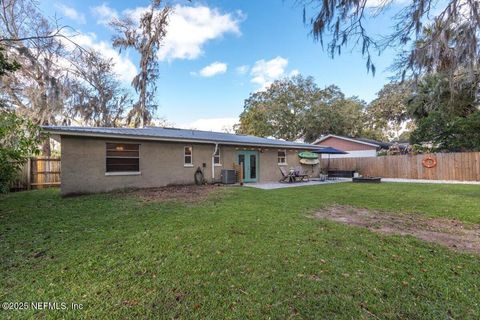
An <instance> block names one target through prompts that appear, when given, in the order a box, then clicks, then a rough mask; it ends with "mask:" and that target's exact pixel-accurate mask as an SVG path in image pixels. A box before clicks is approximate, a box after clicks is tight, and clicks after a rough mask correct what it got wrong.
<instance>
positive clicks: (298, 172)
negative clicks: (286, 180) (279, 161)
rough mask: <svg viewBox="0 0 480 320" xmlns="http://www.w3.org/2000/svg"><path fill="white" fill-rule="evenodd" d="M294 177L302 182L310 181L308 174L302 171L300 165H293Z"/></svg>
mask: <svg viewBox="0 0 480 320" xmlns="http://www.w3.org/2000/svg"><path fill="white" fill-rule="evenodd" d="M295 178H298V179H300V181H302V182H308V181H310V176H309V175H308V174H306V173H305V171H303V168H302V167H295Z"/></svg>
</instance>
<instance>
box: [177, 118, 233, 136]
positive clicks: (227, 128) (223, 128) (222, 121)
mask: <svg viewBox="0 0 480 320" xmlns="http://www.w3.org/2000/svg"><path fill="white" fill-rule="evenodd" d="M237 123H238V118H205V119H198V120H195V121H193V122H190V123H186V124H182V125H179V126H178V127H179V128H182V129H192V130H204V131H214V132H229V133H233V126H234V125H235V124H237Z"/></svg>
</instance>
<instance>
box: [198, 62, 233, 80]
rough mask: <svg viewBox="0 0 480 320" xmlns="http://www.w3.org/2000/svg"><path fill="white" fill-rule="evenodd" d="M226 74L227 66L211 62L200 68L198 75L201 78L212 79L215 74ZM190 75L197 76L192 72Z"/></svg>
mask: <svg viewBox="0 0 480 320" xmlns="http://www.w3.org/2000/svg"><path fill="white" fill-rule="evenodd" d="M225 72H227V64H226V63H223V62H218V61H216V62H213V63H211V64H209V65H208V66H206V67H204V68H202V69H201V70H200V71H199V72H198V74H199V75H200V76H202V77H213V76H215V75H217V74H222V73H225ZM192 75H197V73H196V72H193V73H192Z"/></svg>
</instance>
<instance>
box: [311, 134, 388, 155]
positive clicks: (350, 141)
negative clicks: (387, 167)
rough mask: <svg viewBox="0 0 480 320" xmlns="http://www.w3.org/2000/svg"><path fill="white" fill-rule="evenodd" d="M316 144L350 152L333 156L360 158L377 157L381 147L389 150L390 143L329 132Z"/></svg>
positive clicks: (315, 143)
mask: <svg viewBox="0 0 480 320" xmlns="http://www.w3.org/2000/svg"><path fill="white" fill-rule="evenodd" d="M313 144H314V145H317V146H321V147H332V148H335V149H338V150H342V151H345V152H348V154H338V155H331V156H330V157H331V158H360V157H376V156H377V152H378V151H379V150H381V149H385V150H388V148H389V147H390V145H391V144H390V143H386V142H381V141H376V140H371V139H364V138H350V137H343V136H336V135H333V134H329V135H327V136H324V137H321V138H320V139H317V140H316V141H315V142H314V143H313Z"/></svg>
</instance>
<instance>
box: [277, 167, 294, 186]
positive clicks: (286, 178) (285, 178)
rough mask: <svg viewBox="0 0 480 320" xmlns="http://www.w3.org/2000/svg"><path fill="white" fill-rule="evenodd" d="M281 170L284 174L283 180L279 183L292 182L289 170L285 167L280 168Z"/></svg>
mask: <svg viewBox="0 0 480 320" xmlns="http://www.w3.org/2000/svg"><path fill="white" fill-rule="evenodd" d="M278 169H280V172H281V173H282V178H281V179H280V180H279V181H278V182H285V181H287V180H288V182H292V175H291V174H290V173H289V172H287V170H286V169H285V168H284V167H278Z"/></svg>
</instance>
